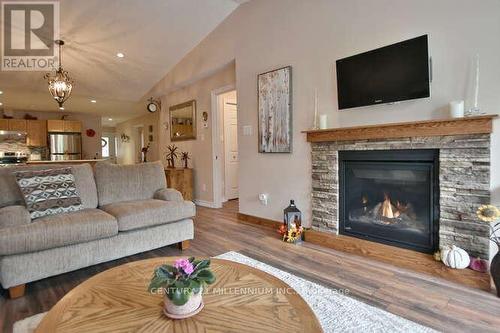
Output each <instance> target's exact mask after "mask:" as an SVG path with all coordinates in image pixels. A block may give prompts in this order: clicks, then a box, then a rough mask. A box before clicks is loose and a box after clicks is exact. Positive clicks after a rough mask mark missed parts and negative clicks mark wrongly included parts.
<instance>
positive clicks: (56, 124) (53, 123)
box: [47, 120, 64, 132]
mask: <svg viewBox="0 0 500 333" xmlns="http://www.w3.org/2000/svg"><path fill="white" fill-rule="evenodd" d="M47 131H48V132H64V120H47Z"/></svg>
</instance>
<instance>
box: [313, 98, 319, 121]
mask: <svg viewBox="0 0 500 333" xmlns="http://www.w3.org/2000/svg"><path fill="white" fill-rule="evenodd" d="M313 126H314V129H317V128H318V89H317V88H316V89H314V124H313Z"/></svg>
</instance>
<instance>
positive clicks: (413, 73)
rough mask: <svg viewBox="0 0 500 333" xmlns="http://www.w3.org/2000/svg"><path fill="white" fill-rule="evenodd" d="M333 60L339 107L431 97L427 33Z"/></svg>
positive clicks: (345, 107)
mask: <svg viewBox="0 0 500 333" xmlns="http://www.w3.org/2000/svg"><path fill="white" fill-rule="evenodd" d="M336 63H337V64H336V65H337V66H336V67H337V92H338V103H339V109H340V110H342V109H349V108H354V107H359V106H367V105H374V104H385V103H393V102H398V101H404V100H410V99H416V98H425V97H429V96H430V74H429V71H430V67H429V53H428V38H427V35H424V36H420V37H416V38H413V39H409V40H405V41H403V42H399V43H396V44H392V45H389V46H384V47H381V48H379V49H375V50H372V51H368V52H364V53H361V54H358V55H354V56H351V57H347V58H344V59H339V60H337V62H336Z"/></svg>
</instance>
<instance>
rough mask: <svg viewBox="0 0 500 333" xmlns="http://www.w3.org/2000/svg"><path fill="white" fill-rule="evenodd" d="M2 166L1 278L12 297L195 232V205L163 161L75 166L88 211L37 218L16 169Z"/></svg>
mask: <svg viewBox="0 0 500 333" xmlns="http://www.w3.org/2000/svg"><path fill="white" fill-rule="evenodd" d="M44 168H45V169H47V168H55V166H47V165H37V166H16V167H4V168H0V284H1V285H2V287H3V288H8V289H9V292H10V295H11V297H19V296H22V295H23V294H24V286H25V284H26V283H28V282H32V281H36V280H40V279H43V278H46V277H50V276H54V275H58V274H61V273H66V272H69V271H73V270H76V269H79V268H83V267H87V266H91V265H95V264H98V263H102V262H106V261H110V260H114V259H117V258H121V257H125V256H129V255H132V254H136V253H140V252H144V251H149V250H152V249H155V248H159V247H163V246H166V245H170V244H174V243H179V244H180V247H181V248H182V247H184V248H185V247H187V246H188V245H189V243H188V242H189V240H190V239H192V238H193V237H194V230H193V220H192V217H193V216H194V215H195V206H194V204H193V203H192V202H191V201H185V200H183V198H182V195H181V194H180V193H179V192H178V191H176V190H173V189H168V188H166V180H165V174H164V170H163V166H162V164H161V163H159V162H157V163H144V164H138V165H115V164H111V163H97V164H96V165H95V168H94V169H92V167H91V166H90V165H88V164H83V165H74V166H72V173H73V175H74V178H75V180H74V183H75V185H76V188H77V190H78V192H79V194H80V198H81V203H82V205H83V208H84V209H82V210H79V211H76V212H71V213H62V214H57V215H51V216H46V217H41V218H37V219H34V220H31V218H30V214H29V212H28V210H27V209H26V207H25V205H24V200H23V195H22V194H21V192H20V189H19V186H18V184H17V182H16V178H15V176H14V175H13V171H17V170H40V169H44Z"/></svg>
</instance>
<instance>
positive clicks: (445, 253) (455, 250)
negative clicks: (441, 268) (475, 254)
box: [441, 245, 470, 269]
mask: <svg viewBox="0 0 500 333" xmlns="http://www.w3.org/2000/svg"><path fill="white" fill-rule="evenodd" d="M441 261H442V262H443V263H444V264H445V265H446V266H448V267H451V268H457V269H464V268H467V267H468V266H469V263H470V257H469V255H468V254H467V252H465V250H464V249H461V248H459V247H458V246H455V245H453V246H452V247H451V248H444V249H443V250H441Z"/></svg>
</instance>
